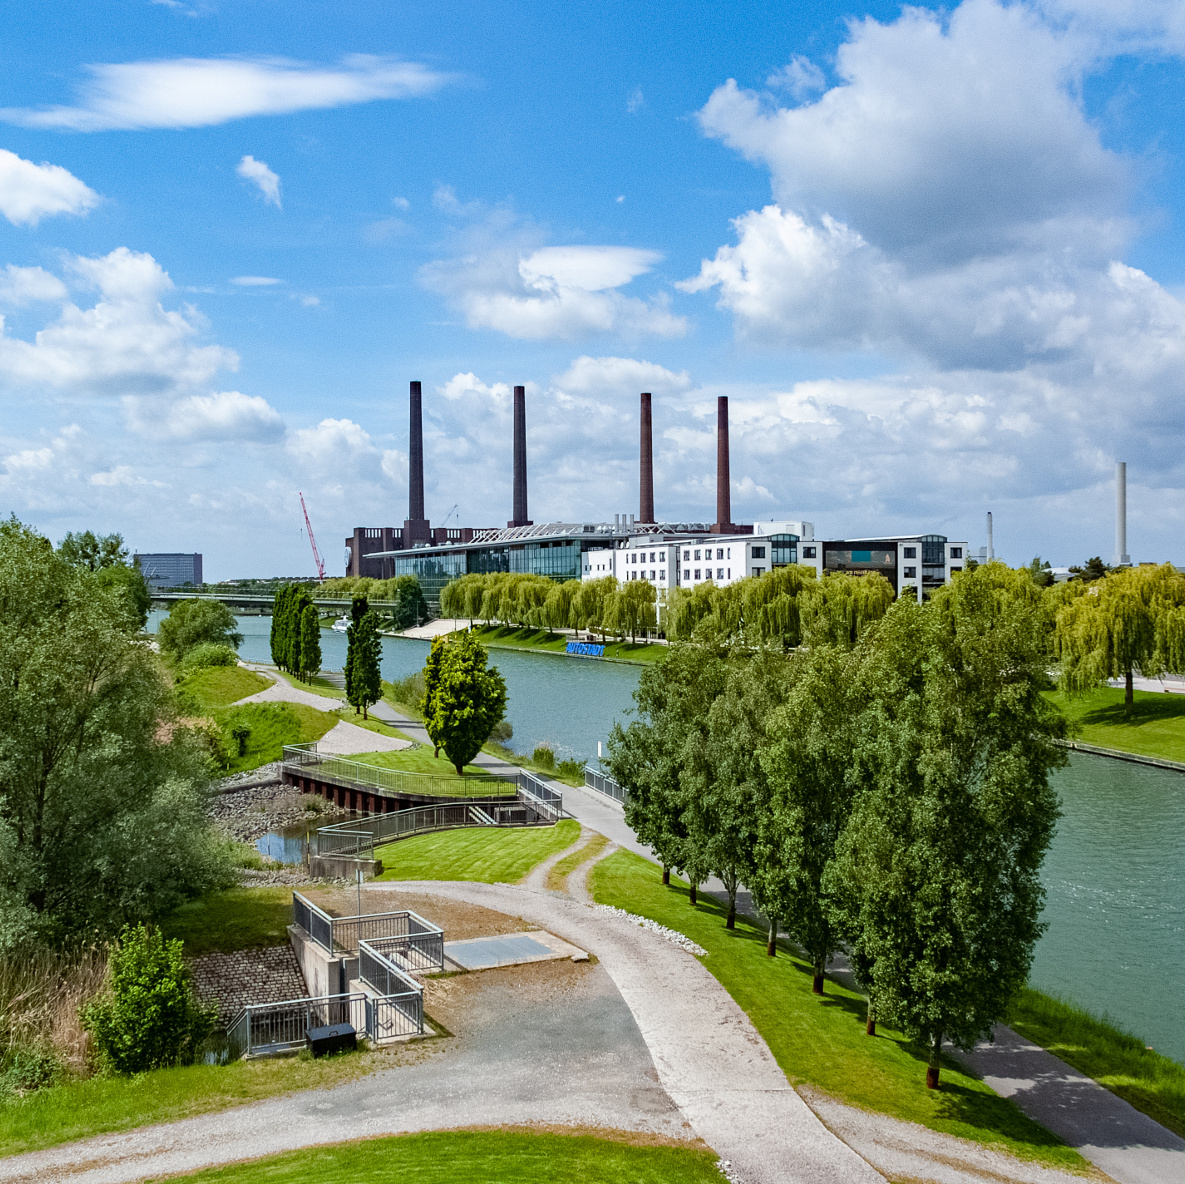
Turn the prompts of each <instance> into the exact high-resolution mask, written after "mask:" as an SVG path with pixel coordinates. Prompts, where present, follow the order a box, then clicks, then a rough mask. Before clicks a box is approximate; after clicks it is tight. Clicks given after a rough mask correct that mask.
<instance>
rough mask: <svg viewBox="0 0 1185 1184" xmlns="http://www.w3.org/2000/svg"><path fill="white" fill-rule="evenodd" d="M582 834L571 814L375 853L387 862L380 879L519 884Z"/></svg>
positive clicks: (433, 837) (419, 839)
mask: <svg viewBox="0 0 1185 1184" xmlns="http://www.w3.org/2000/svg"><path fill="white" fill-rule="evenodd" d="M579 835H580V823H579V822H576V821H574V820H573V819H570V818H568V819H565V820H564V821H563V822H557V823H556V824H555V826H531V827H524V828H522V829H521V830H519V829H514V830H502V829H500V828H495V827H484V826H475V827H466V828H465V829H463V830H448V831H441V832H439V833H437V834H428V835H417V836H416V837H415V838H414V839H403V840H402V841H401V842H398V843H388V844H386V846H383V847H379V848H378V849H377V850H376V851H375V855H376V856H377V857H378V858H379V859H381V860H382V861H383V874H382V875H381V876H379V879H380V880H480V881H481V882H482V883H484V884H514V883H517V882H518V881H519V880H521V879H522V878H523V876H525V875H526V874H527V873H528V872H529V871H530V870H531V869H532V868H533V867H535V865H536V864H539V863H542V862H543V860H545V859H546V858H547V857H548V856H549V855H555V854H556V853H557V852H559V851H563V850H564V849H565V848H566V847H570V846H571V845H572V844H573V843H574V842H575V841H576V839H577V838H578V837H579Z"/></svg>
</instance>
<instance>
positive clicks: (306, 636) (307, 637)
mask: <svg viewBox="0 0 1185 1184" xmlns="http://www.w3.org/2000/svg"><path fill="white" fill-rule="evenodd" d="M300 667H301V673H302V674H303V675H304V678H305V681H306V682H307V681H308V680H309V679H311V678H312V677H313V675H315V674H317V673H318V672H319V671H320V669H321V618H320V616H319V615H318V613H317V609H316V608H315V607H314V606H313V605H312V604H306V605H305V606H304V611H303V612H302V613H301V617H300Z"/></svg>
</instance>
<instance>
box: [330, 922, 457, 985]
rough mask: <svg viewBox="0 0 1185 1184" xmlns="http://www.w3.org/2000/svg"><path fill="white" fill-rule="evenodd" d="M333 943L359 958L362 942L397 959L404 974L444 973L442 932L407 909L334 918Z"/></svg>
mask: <svg viewBox="0 0 1185 1184" xmlns="http://www.w3.org/2000/svg"><path fill="white" fill-rule="evenodd" d="M333 940H334V942H335V943H336V944H337V945H338V946H339V947H341V948H342V949H345V950H350V951H351V952H353V951H359V956H360V957H361V954H360V951H361V949H362V943H363V942H366V943H367V945H369V946H370V947H371V948H372V949H376V950H379V951H380V952H382V953H383V954H384V956H386V957H388V958H390V957H396V958H398V960H399V962H400V963H401V964H402V965H403V966H404V967H405V968H406V969H408V970H443V969H444V931H443V930H441V929H440V928H438V927H437V926H436V925H433V924H432V922H431V921H425V920H424V918H423V917H421V916H420V915H419V914H418V913H413V912H411V911H410V910H409V909H401V910H400V911H398V912H393V913H371V914H370V915H369V916H362V917H334V919H333ZM372 985H373V986H375V987H376V988H377V986H378V984H377V983H375V984H372Z"/></svg>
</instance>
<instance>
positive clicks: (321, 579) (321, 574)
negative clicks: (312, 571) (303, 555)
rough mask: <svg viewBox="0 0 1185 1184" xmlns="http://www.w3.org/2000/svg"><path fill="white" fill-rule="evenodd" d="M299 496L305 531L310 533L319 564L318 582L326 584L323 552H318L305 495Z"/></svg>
mask: <svg viewBox="0 0 1185 1184" xmlns="http://www.w3.org/2000/svg"><path fill="white" fill-rule="evenodd" d="M299 496H300V508H301V512H302V513H303V514H304V524H305V529H307V530H308V532H309V543H310V544H311V546H312V548H313V559H314V561H315V562H316V564H317V582H318V583H324V582H325V562H324V560H323V559H322V558H321V552H320V551H318V550H317V537H316V535H314V534H313V524H312V523H311V522H310V521H309V512H308V510H307V509H306V508H305V504H304V494H303V493H302V494H300V495H299Z"/></svg>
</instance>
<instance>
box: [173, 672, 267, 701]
mask: <svg viewBox="0 0 1185 1184" xmlns="http://www.w3.org/2000/svg"><path fill="white" fill-rule="evenodd" d="M271 685H272V684H271V679H269V678H265V677H264V676H263V675H262V674H257V673H256V672H255V671H254V670H247V669H246V668H244V667H242V666H208V667H206V668H205V669H203V670H196V671H194V673H193V674H191V675H189V676H188V677H187V678H184V679H182V680H181V682H180V684H179V686H180V689H181V690H183V691H188V692H189V693H190V694H191V695H192V696H193V697H194V698H195V699H196V700H197V701H198V702H199V703H200V704H201V705H202V706H203V707H226V706H227V705H228V704H231V703H237V702H238V701H239V700H240V699H245V698H247V696H248V695H254V694H257V693H258V692H259V691H266V690H267V688H268V687H270V686H271Z"/></svg>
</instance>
